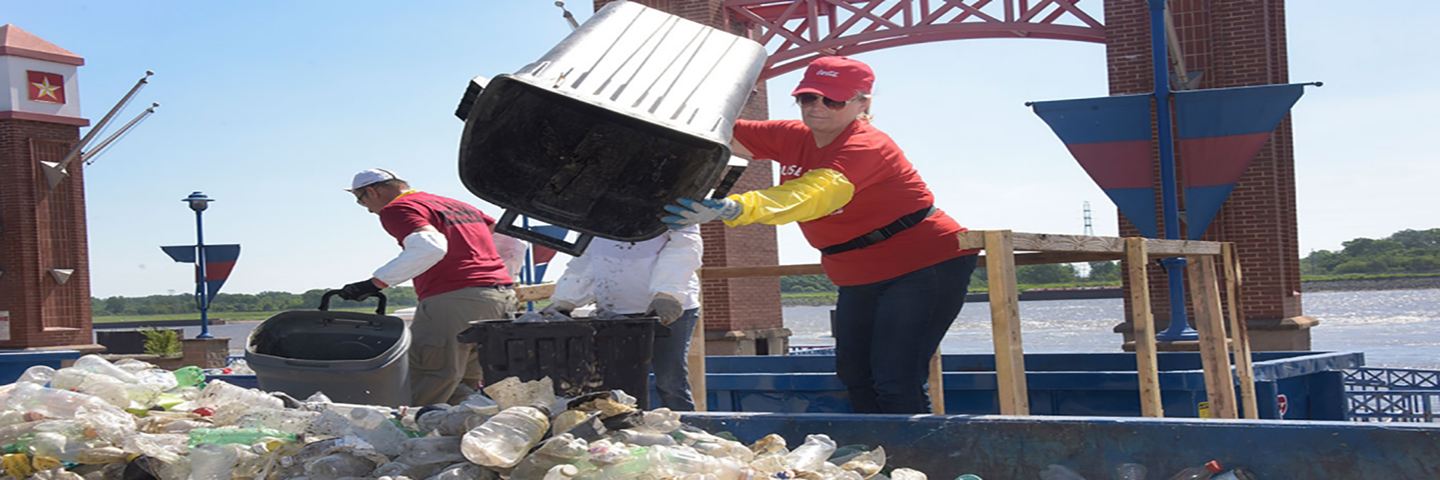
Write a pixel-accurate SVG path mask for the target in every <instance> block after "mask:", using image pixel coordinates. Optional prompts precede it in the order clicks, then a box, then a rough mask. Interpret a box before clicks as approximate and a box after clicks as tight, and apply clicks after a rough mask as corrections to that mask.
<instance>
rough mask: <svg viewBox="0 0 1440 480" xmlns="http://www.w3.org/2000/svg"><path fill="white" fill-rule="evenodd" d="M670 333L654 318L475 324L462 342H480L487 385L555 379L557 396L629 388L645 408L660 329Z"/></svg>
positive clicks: (502, 321) (463, 337)
mask: <svg viewBox="0 0 1440 480" xmlns="http://www.w3.org/2000/svg"><path fill="white" fill-rule="evenodd" d="M657 329H658V330H660V335H661V336H664V335H665V334H666V333H667V332H668V331H669V330H668V329H667V328H665V327H663V326H660V322H659V321H658V320H657V319H656V318H654V317H641V318H632V319H615V320H576V321H573V322H547V323H515V322H512V321H509V320H492V321H480V322H470V328H468V329H466V330H465V331H463V332H460V335H459V338H460V341H462V342H467V343H475V344H478V345H477V348H479V349H480V365H481V366H482V367H484V371H485V375H484V381H485V384H486V385H490V384H494V383H497V382H499V381H501V380H504V379H506V378H508V377H518V378H519V379H520V380H521V381H525V382H529V381H534V380H539V379H541V378H544V377H550V380H551V381H553V382H554V383H555V395H558V396H562V397H577V396H580V395H582V394H585V393H590V392H596V391H608V390H615V389H619V390H624V391H625V393H628V394H630V395H631V396H633V397H635V399H636V401H637V403H638V406H639V407H640V408H641V409H649V408H650V356H651V354H652V353H653V350H654V341H655V336H656V331H657Z"/></svg>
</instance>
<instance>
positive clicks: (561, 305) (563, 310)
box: [540, 300, 576, 317]
mask: <svg viewBox="0 0 1440 480" xmlns="http://www.w3.org/2000/svg"><path fill="white" fill-rule="evenodd" d="M575 307H576V305H575V304H573V303H570V302H567V301H564V300H555V301H552V302H550V305H548V306H546V307H545V308H542V309H540V314H541V315H544V314H552V315H553V314H560V315H564V316H567V317H568V316H570V312H572V311H574V310H575Z"/></svg>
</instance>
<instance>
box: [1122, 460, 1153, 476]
mask: <svg viewBox="0 0 1440 480" xmlns="http://www.w3.org/2000/svg"><path fill="white" fill-rule="evenodd" d="M1147 473H1150V470H1149V469H1147V468H1145V466H1144V465H1141V464H1138V463H1122V464H1120V466H1118V467H1115V480H1145V474H1147Z"/></svg>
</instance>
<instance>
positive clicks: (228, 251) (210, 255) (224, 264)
mask: <svg viewBox="0 0 1440 480" xmlns="http://www.w3.org/2000/svg"><path fill="white" fill-rule="evenodd" d="M160 249H161V250H164V251H165V254H166V255H170V258H171V259H174V260H175V261H176V262H177V263H196V259H195V253H196V248H195V246H194V245H178V246H173V247H160ZM239 258H240V246H239V245H206V246H205V279H204V280H205V295H206V296H205V301H206V303H207V304H208V303H209V301H210V300H213V299H214V298H215V294H217V293H219V292H220V287H221V286H222V285H225V280H226V279H228V278H230V271H231V270H234V269H235V261H236V260H237V259H239ZM195 283H196V284H197V285H198V284H199V283H200V266H199V265H198V264H197V265H196V266H195Z"/></svg>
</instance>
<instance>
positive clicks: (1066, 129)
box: [1030, 95, 1159, 238]
mask: <svg viewBox="0 0 1440 480" xmlns="http://www.w3.org/2000/svg"><path fill="white" fill-rule="evenodd" d="M1150 104H1151V96H1150V95H1120V96H1113V97H1100V98H1081V99H1075V100H1056V101H1050V102H1034V103H1031V104H1030V105H1031V107H1032V108H1034V110H1035V114H1036V115H1039V116H1040V118H1041V119H1042V120H1044V121H1045V123H1046V124H1048V125H1050V129H1051V130H1054V131H1055V135H1056V136H1059V137H1060V141H1062V142H1065V147H1066V148H1068V149H1069V150H1070V154H1071V155H1073V156H1074V157H1075V160H1076V161H1078V162H1079V163H1080V167H1081V168H1084V169H1085V173H1088V174H1090V178H1091V179H1094V180H1095V183H1096V184H1097V185H1099V186H1100V189H1101V190H1104V191H1105V195H1106V196H1109V197H1110V201H1112V202H1115V206H1116V207H1117V208H1119V209H1120V214H1122V215H1124V216H1125V218H1126V219H1128V220H1130V223H1131V224H1134V225H1135V228H1136V229H1138V230H1140V234H1141V235H1144V236H1146V237H1150V238H1155V237H1156V236H1158V232H1159V229H1158V228H1157V225H1156V221H1155V212H1156V209H1155V202H1156V196H1155V186H1154V185H1155V173H1154V164H1155V161H1154V158H1155V153H1154V146H1155V142H1154V140H1153V139H1152V135H1151V128H1150V116H1151V115H1150V110H1151V109H1150Z"/></svg>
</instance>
